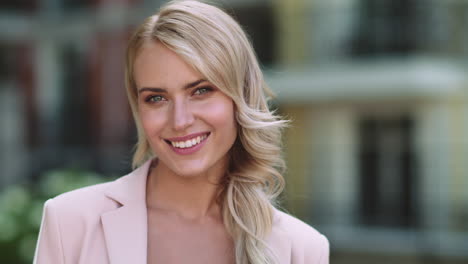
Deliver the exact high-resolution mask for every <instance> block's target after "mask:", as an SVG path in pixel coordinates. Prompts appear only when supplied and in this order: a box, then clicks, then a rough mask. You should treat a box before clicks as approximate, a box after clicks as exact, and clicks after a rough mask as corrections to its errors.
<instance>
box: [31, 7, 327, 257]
mask: <svg viewBox="0 0 468 264" xmlns="http://www.w3.org/2000/svg"><path fill="white" fill-rule="evenodd" d="M126 66H127V71H126V85H127V94H128V98H129V101H130V105H131V108H132V111H133V115H134V118H135V121H136V125H137V128H138V143H137V147H136V151H135V154H134V160H133V165H134V167H135V168H136V169H135V170H134V171H133V172H132V173H130V174H129V175H127V176H124V177H122V178H120V179H118V180H117V181H114V182H110V183H105V184H101V185H96V186H91V187H87V188H83V189H80V190H76V191H72V192H69V193H66V194H63V195H60V196H58V197H56V198H53V199H51V200H49V201H47V202H46V204H45V207H44V216H43V220H42V227H41V231H40V235H39V241H38V246H37V249H36V257H35V262H36V263H39V264H42V263H44V264H45V263H48V264H51V263H141V264H142V263H238V264H241V263H242V264H244V263H251V264H257V263H258V264H260V263H265V264H266V263H279V264H282V263H294V264H300V263H303V264H306V263H307V264H310V263H328V250H329V249H328V241H327V239H326V238H325V237H324V236H323V235H321V234H320V233H318V232H317V231H316V230H315V229H313V228H312V227H310V226H308V225H306V224H304V223H303V222H301V221H299V220H297V219H295V218H293V217H292V216H289V215H287V214H285V213H282V212H280V211H278V210H277V209H275V208H274V201H275V198H276V197H277V196H278V194H279V193H280V192H281V191H282V189H283V185H284V182H283V178H282V176H281V172H282V169H283V168H284V164H283V159H282V158H281V149H280V145H279V143H278V142H280V137H281V129H282V128H283V127H284V125H285V121H283V120H280V119H279V118H278V117H277V116H275V115H274V114H273V113H272V112H271V111H269V109H268V104H267V100H266V94H268V93H269V90H268V88H267V87H266V85H265V83H264V81H263V76H262V73H261V71H260V68H259V65H258V63H257V60H256V57H255V55H254V52H253V50H252V47H251V45H250V43H249V42H248V40H247V38H246V36H245V34H244V32H243V31H242V29H241V28H240V26H239V25H238V24H237V23H236V22H235V21H234V20H233V19H232V18H231V17H229V16H228V15H227V14H226V13H224V12H223V11H221V10H220V9H218V8H216V7H213V6H210V5H207V4H204V3H200V2H196V1H176V2H170V3H169V4H167V5H166V6H164V7H162V8H161V9H160V11H159V12H158V14H156V15H153V16H151V17H149V18H148V19H146V21H145V22H144V23H143V24H142V25H141V26H140V27H139V28H138V30H137V31H136V33H135V34H134V35H133V36H132V38H131V39H130V43H129V46H128V50H127V62H126Z"/></svg>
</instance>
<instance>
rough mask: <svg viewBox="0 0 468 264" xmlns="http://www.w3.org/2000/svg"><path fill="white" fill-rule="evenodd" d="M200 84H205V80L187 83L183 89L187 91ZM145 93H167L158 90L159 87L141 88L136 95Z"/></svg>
mask: <svg viewBox="0 0 468 264" xmlns="http://www.w3.org/2000/svg"><path fill="white" fill-rule="evenodd" d="M202 82H206V79H199V80H196V81H194V82H191V83H188V84H186V85H184V87H183V89H184V90H187V89H190V88H193V87H195V86H197V85H199V84H200V83H202ZM145 91H149V92H155V93H167V90H166V89H164V88H159V87H143V88H141V89H139V90H138V93H142V92H145Z"/></svg>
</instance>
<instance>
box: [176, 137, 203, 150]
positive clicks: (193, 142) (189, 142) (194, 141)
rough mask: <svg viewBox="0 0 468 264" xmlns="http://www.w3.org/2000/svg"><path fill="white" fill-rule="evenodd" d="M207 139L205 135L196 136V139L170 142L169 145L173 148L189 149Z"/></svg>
mask: <svg viewBox="0 0 468 264" xmlns="http://www.w3.org/2000/svg"><path fill="white" fill-rule="evenodd" d="M206 137H207V135H206V134H205V135H203V136H198V137H196V138H192V139H189V140H186V141H175V142H173V141H171V145H172V146H173V147H175V148H190V147H193V146H195V145H197V144H199V143H200V142H201V141H203V140H204V139H205V138H206Z"/></svg>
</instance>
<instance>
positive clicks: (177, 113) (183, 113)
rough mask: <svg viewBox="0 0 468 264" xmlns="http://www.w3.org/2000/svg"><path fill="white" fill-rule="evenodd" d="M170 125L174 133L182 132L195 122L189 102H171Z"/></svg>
mask: <svg viewBox="0 0 468 264" xmlns="http://www.w3.org/2000/svg"><path fill="white" fill-rule="evenodd" d="M173 102H174V103H173V108H172V112H173V113H172V119H173V120H172V123H173V128H174V130H176V131H183V130H185V129H186V128H188V127H189V126H190V125H192V124H193V121H194V120H195V119H194V117H193V113H192V111H191V108H190V105H189V102H187V101H185V100H175V101H173Z"/></svg>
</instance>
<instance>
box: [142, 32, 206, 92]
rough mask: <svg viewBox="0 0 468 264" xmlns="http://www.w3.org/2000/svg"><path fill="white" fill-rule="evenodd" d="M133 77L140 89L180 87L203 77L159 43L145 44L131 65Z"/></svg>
mask: <svg viewBox="0 0 468 264" xmlns="http://www.w3.org/2000/svg"><path fill="white" fill-rule="evenodd" d="M133 77H134V79H135V83H136V85H137V88H140V87H163V86H164V88H172V87H181V86H183V85H185V84H186V83H188V82H193V81H194V80H198V79H202V78H203V76H202V75H201V74H200V73H198V72H197V71H196V70H195V69H193V68H192V67H191V66H190V65H189V64H188V63H186V62H185V61H184V60H183V59H182V58H181V57H180V56H179V55H178V54H177V53H175V52H174V51H172V50H171V49H169V48H168V47H166V46H165V45H164V44H162V43H161V42H159V41H151V42H150V41H148V42H145V43H144V44H143V45H142V47H141V49H140V52H139V53H138V55H137V56H136V58H135V61H134V65H133Z"/></svg>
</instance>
